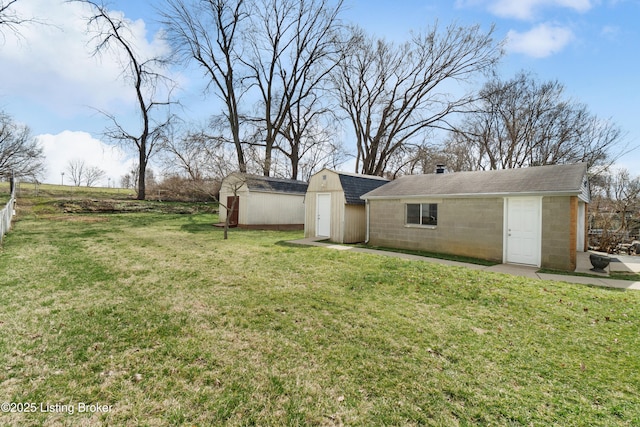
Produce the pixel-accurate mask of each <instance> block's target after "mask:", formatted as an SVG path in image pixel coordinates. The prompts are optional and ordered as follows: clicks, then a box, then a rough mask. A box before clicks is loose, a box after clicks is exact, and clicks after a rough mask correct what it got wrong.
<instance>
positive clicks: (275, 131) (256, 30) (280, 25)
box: [244, 0, 342, 178]
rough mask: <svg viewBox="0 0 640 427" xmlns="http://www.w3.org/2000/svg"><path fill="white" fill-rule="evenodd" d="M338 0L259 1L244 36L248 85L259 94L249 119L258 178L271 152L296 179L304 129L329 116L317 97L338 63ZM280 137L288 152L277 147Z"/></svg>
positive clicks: (269, 166) (265, 171) (267, 165)
mask: <svg viewBox="0 0 640 427" xmlns="http://www.w3.org/2000/svg"><path fill="white" fill-rule="evenodd" d="M341 11H342V0H338V1H330V0H306V1H300V0H259V1H257V2H256V7H255V8H254V10H253V11H252V13H251V24H252V25H251V29H250V31H248V32H247V43H248V46H247V52H246V53H247V54H246V55H245V56H244V57H245V58H247V60H245V61H244V62H245V64H246V65H247V66H248V67H249V69H250V70H251V71H250V75H249V76H250V78H251V82H252V83H253V85H254V87H255V88H256V89H257V91H258V93H259V99H260V102H259V104H258V108H257V109H258V111H259V114H258V115H257V116H256V117H255V119H254V121H253V122H254V124H256V125H257V132H258V135H259V140H260V144H264V164H263V168H262V169H263V174H264V175H265V176H269V175H270V174H271V169H272V166H273V165H272V160H273V152H274V150H276V149H278V148H280V149H281V150H282V151H283V152H284V153H286V154H287V157H288V158H289V159H290V161H291V174H292V176H291V178H297V176H298V162H299V159H300V157H301V155H302V153H301V151H304V150H303V149H302V144H303V143H304V142H303V141H302V139H303V138H305V137H306V135H305V134H306V133H307V132H306V131H307V129H308V123H315V122H316V118H317V117H318V116H319V115H322V114H325V113H327V112H328V111H329V109H328V108H327V107H326V105H323V103H322V102H320V95H319V91H320V90H321V89H322V86H323V85H324V82H325V81H326V80H327V77H328V75H329V73H330V72H331V70H332V69H333V68H334V67H335V66H336V65H337V63H338V55H339V53H340V50H341V49H340V47H341V46H340V44H339V43H337V41H338V38H337V30H338V28H339V20H338V16H339V14H340V12H341ZM280 136H286V141H287V143H288V148H284V147H282V146H281V147H279V146H278V138H279V137H280Z"/></svg>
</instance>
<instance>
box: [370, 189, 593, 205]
mask: <svg viewBox="0 0 640 427" xmlns="http://www.w3.org/2000/svg"><path fill="white" fill-rule="evenodd" d="M535 196H537V197H559V196H577V197H578V198H579V199H580V200H582V201H583V202H585V203H589V200H585V199H584V197H583V196H582V193H580V192H577V191H531V192H522V193H458V194H399V195H393V196H367V195H366V194H365V195H363V196H360V198H361V199H363V200H365V201H368V200H398V199H416V200H417V199H486V198H505V197H535Z"/></svg>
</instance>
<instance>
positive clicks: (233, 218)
mask: <svg viewBox="0 0 640 427" xmlns="http://www.w3.org/2000/svg"><path fill="white" fill-rule="evenodd" d="M234 198H235V199H236V200H235V204H234V203H233V199H234ZM232 206H233V209H231V207H232ZM238 212H240V197H238V196H228V197H227V215H229V225H230V226H236V225H238Z"/></svg>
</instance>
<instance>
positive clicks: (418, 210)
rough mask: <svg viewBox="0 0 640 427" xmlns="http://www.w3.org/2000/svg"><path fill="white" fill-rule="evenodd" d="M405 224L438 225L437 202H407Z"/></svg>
mask: <svg viewBox="0 0 640 427" xmlns="http://www.w3.org/2000/svg"><path fill="white" fill-rule="evenodd" d="M406 206H407V224H411V225H430V226H435V225H438V204H437V203H407V205H406Z"/></svg>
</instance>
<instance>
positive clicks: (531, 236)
mask: <svg viewBox="0 0 640 427" xmlns="http://www.w3.org/2000/svg"><path fill="white" fill-rule="evenodd" d="M541 202H542V199H541V198H539V197H513V198H508V199H506V203H507V209H506V214H507V218H506V226H507V236H506V262H511V263H515V264H527V265H535V266H540V245H541V238H542V233H541V222H542V221H541V216H540V213H541Z"/></svg>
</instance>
